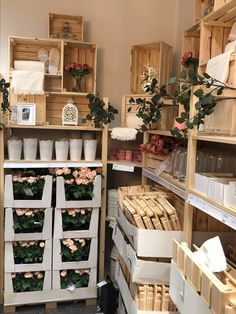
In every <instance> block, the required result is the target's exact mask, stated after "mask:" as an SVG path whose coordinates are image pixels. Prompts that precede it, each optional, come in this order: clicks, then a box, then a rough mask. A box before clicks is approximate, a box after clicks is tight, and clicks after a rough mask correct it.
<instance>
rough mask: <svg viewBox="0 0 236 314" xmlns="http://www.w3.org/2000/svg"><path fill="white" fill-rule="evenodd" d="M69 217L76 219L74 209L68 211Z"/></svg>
mask: <svg viewBox="0 0 236 314" xmlns="http://www.w3.org/2000/svg"><path fill="white" fill-rule="evenodd" d="M68 215H69V216H73V217H75V210H74V209H69V210H68Z"/></svg>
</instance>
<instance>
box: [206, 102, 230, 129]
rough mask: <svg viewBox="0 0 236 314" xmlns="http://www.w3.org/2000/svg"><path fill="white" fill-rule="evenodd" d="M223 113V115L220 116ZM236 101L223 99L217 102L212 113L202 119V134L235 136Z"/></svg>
mask: <svg viewBox="0 0 236 314" xmlns="http://www.w3.org/2000/svg"><path fill="white" fill-rule="evenodd" d="M222 113H224V114H222ZM235 118H236V100H235V99H224V100H221V101H219V102H218V104H217V106H216V107H215V109H214V112H213V113H212V114H211V115H210V116H206V117H205V119H204V121H205V122H204V132H208V133H214V134H215V133H216V134H226V135H236V121H235Z"/></svg>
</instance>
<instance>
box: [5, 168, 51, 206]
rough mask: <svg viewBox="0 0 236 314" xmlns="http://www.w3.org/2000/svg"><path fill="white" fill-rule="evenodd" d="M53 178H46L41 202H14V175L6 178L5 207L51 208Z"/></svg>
mask: <svg viewBox="0 0 236 314" xmlns="http://www.w3.org/2000/svg"><path fill="white" fill-rule="evenodd" d="M51 200H52V176H46V178H45V183H44V188H43V195H42V199H41V200H14V193H13V182H12V175H11V174H8V175H6V176H5V188H4V207H12V208H47V207H51Z"/></svg>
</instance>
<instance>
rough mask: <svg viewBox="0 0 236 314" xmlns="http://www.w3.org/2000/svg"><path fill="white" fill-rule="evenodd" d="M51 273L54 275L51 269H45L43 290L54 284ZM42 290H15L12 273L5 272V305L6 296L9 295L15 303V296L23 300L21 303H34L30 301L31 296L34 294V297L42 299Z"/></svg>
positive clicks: (49, 288)
mask: <svg viewBox="0 0 236 314" xmlns="http://www.w3.org/2000/svg"><path fill="white" fill-rule="evenodd" d="M51 275H52V272H51V270H46V271H45V273H44V282H43V290H42V291H44V290H51V284H52V283H51V281H52V277H51ZM42 291H27V292H14V291H13V282H12V277H11V273H5V274H4V305H5V297H6V296H7V299H8V301H10V299H11V301H12V303H13V304H14V299H15V298H17V299H18V300H20V299H21V302H20V303H19V304H28V303H33V302H30V297H31V296H32V297H36V298H37V299H40V293H41V292H42ZM28 298H29V299H28ZM28 301H29V302H28ZM31 301H32V300H31Z"/></svg>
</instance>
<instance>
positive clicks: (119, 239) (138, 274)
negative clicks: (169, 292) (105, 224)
mask: <svg viewBox="0 0 236 314" xmlns="http://www.w3.org/2000/svg"><path fill="white" fill-rule="evenodd" d="M112 239H113V241H114V243H115V245H116V247H117V249H118V251H119V254H120V255H121V256H122V257H123V259H124V261H125V263H126V266H127V267H128V270H129V273H130V275H131V281H132V282H136V283H142V284H156V283H159V284H169V280H170V263H161V262H153V261H147V260H142V259H139V258H137V256H136V253H135V251H134V250H133V248H132V247H131V245H130V244H129V243H127V242H126V241H125V239H124V236H123V234H122V232H121V231H120V229H119V227H118V226H117V225H116V226H115V227H114V229H113V234H112Z"/></svg>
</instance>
